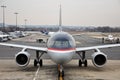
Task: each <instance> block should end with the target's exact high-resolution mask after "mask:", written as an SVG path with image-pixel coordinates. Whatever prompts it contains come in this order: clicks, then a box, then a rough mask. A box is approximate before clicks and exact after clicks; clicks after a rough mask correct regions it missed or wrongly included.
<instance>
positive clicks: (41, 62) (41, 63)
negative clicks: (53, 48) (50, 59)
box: [39, 59, 43, 67]
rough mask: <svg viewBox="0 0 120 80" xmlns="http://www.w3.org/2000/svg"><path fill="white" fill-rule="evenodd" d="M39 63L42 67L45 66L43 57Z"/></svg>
mask: <svg viewBox="0 0 120 80" xmlns="http://www.w3.org/2000/svg"><path fill="white" fill-rule="evenodd" d="M39 64H40V67H42V66H43V61H42V59H40V62H39Z"/></svg>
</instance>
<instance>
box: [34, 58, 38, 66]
mask: <svg viewBox="0 0 120 80" xmlns="http://www.w3.org/2000/svg"><path fill="white" fill-rule="evenodd" d="M37 63H38V62H37V60H36V59H34V67H37Z"/></svg>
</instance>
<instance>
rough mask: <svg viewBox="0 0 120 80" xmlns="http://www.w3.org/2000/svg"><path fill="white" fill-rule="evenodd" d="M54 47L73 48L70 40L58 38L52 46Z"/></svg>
mask: <svg viewBox="0 0 120 80" xmlns="http://www.w3.org/2000/svg"><path fill="white" fill-rule="evenodd" d="M52 48H58V49H63V48H64V49H65V48H71V46H70V43H69V41H60V40H56V41H55V42H54V44H53V46H52Z"/></svg>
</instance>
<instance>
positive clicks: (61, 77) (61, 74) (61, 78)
mask: <svg viewBox="0 0 120 80" xmlns="http://www.w3.org/2000/svg"><path fill="white" fill-rule="evenodd" d="M58 80H64V70H63V66H62V65H59V64H58Z"/></svg>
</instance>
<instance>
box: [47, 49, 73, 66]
mask: <svg viewBox="0 0 120 80" xmlns="http://www.w3.org/2000/svg"><path fill="white" fill-rule="evenodd" d="M73 54H74V52H73V51H72V52H63V53H61V52H50V51H49V52H48V55H49V56H50V57H51V59H52V60H53V61H54V62H55V63H57V64H65V63H67V62H69V61H70V60H71V59H72V57H73Z"/></svg>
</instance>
